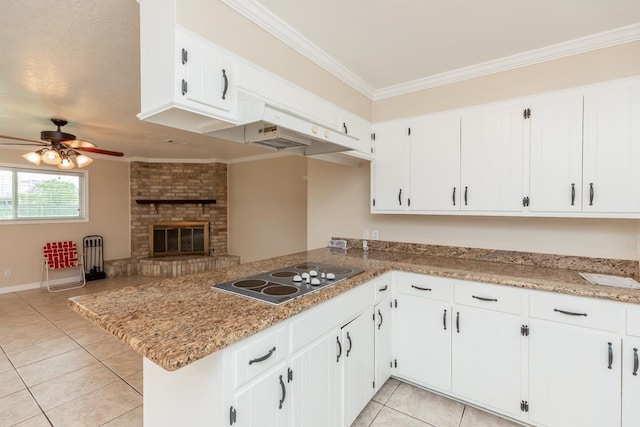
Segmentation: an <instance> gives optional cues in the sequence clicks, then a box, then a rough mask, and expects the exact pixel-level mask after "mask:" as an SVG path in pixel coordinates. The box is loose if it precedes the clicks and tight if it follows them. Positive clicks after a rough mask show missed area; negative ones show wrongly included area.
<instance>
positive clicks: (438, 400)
mask: <svg viewBox="0 0 640 427" xmlns="http://www.w3.org/2000/svg"><path fill="white" fill-rule="evenodd" d="M386 406H388V407H390V408H393V409H395V410H397V411H400V412H402V413H405V414H408V415H410V416H412V417H414V418H417V419H419V420H422V421H424V422H426V423H429V424H432V425H434V426H438V427H458V425H459V424H460V419H461V418H462V411H463V409H464V405H463V404H462V403H459V402H456V401H454V400H450V399H447V398H445V397H442V396H440V395H437V394H435V393H431V392H428V391H426V390H422V389H419V388H417V387H414V386H412V385H409V384H405V383H401V384H399V385H398V387H397V388H396V390H395V391H394V392H393V394H392V395H391V397H390V398H389V400H388V401H387V403H386Z"/></svg>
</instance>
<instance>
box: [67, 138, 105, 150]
mask: <svg viewBox="0 0 640 427" xmlns="http://www.w3.org/2000/svg"><path fill="white" fill-rule="evenodd" d="M60 143H61V144H62V145H64V146H65V147H69V148H95V146H96V145H95V144H92V143H90V142H88V141H83V140H81V139H73V140H69V141H61V142H60Z"/></svg>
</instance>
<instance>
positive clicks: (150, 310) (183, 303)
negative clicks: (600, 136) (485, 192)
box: [69, 249, 640, 371]
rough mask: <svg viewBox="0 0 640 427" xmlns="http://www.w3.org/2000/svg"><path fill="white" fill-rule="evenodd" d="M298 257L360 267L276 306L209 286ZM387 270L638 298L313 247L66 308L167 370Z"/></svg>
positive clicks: (465, 263) (464, 266)
mask: <svg viewBox="0 0 640 427" xmlns="http://www.w3.org/2000/svg"><path fill="white" fill-rule="evenodd" d="M305 261H315V262H325V263H329V264H342V265H346V266H351V267H359V268H362V269H364V270H365V272H364V273H362V274H359V275H357V276H354V277H352V278H350V279H347V280H344V281H341V282H339V283H336V284H335V285H332V286H328V287H325V288H322V289H320V290H318V291H317V292H314V293H311V294H307V295H304V296H302V297H300V298H297V299H294V300H292V301H289V302H287V303H285V304H283V305H280V306H273V305H270V304H266V303H263V302H259V301H253V300H250V299H247V298H244V297H241V296H236V295H233V294H229V293H226V292H217V291H214V290H211V289H210V286H211V285H212V284H214V283H222V282H226V281H229V280H234V279H238V278H242V277H246V276H251V275H254V274H258V273H262V272H265V271H268V270H273V269H276V268H280V267H285V266H288V265H293V264H296V263H301V262H305ZM391 270H400V271H408V272H414V273H422V274H430V275H437V276H443V277H451V278H456V279H465V280H473V281H478V282H486V283H495V284H500V285H507V286H515V287H520V288H527V289H536V290H542V291H551V292H558V293H564V294H571V295H578V296H586V297H594V298H602V299H608V300H614V301H620V302H625V303H634V304H638V303H640V290H633V289H624V288H612V287H606V286H596V285H591V284H589V283H588V282H587V281H586V280H584V279H583V278H582V277H580V276H579V275H578V271H576V270H568V269H560V268H548V267H536V266H526V265H514V264H508V263H499V262H487V261H474V260H468V259H459V258H448V257H438V256H432V255H425V254H411V253H402V252H387V251H377V250H370V251H368V252H366V253H365V252H363V251H362V250H360V249H348V250H347V251H346V252H345V251H343V252H342V253H341V252H340V251H336V250H330V249H316V250H312V251H307V252H301V253H297V254H292V255H287V256H281V257H277V258H271V259H268V260H264V261H256V262H251V263H247V264H241V265H238V266H234V267H229V268H225V269H221V270H215V271H211V272H207V273H202V274H196V275H189V276H183V277H177V278H171V279H160V280H159V281H158V282H155V283H152V284H143V285H137V286H135V285H134V286H130V287H127V288H122V289H118V290H113V291H106V292H100V293H95V294H86V295H81V296H77V297H73V298H71V299H70V300H69V306H70V307H71V308H72V309H73V310H75V311H76V312H78V313H80V314H81V315H82V316H84V317H86V318H87V319H89V320H91V321H92V322H94V323H95V324H97V325H98V326H100V327H102V328H103V329H105V330H107V331H109V332H110V333H112V334H113V335H115V336H117V337H118V338H120V339H121V340H122V341H123V342H125V343H127V344H129V345H130V346H131V347H133V349H134V350H136V351H137V352H138V353H140V354H141V355H143V356H144V357H146V358H148V359H149V360H151V361H153V362H154V363H156V364H158V365H159V366H161V367H163V368H164V369H166V370H169V371H173V370H176V369H178V368H180V367H182V366H185V365H188V364H189V363H192V362H195V361H196V360H198V359H201V358H203V357H205V356H207V355H209V354H211V353H214V352H216V351H218V350H220V349H222V348H224V347H226V346H229V345H231V344H233V343H235V342H237V341H240V340H242V339H243V338H246V337H249V336H251V335H253V334H255V333H257V332H259V331H261V330H263V329H266V328H268V327H269V326H272V325H274V324H276V323H278V322H280V321H282V320H284V319H287V318H289V317H291V316H293V315H295V314H298V313H300V312H302V311H304V310H306V309H308V308H311V307H313V306H315V305H317V304H320V303H322V302H324V301H326V300H329V299H331V298H333V297H335V296H336V295H339V294H341V293H343V292H346V291H347V290H349V289H352V288H354V287H356V286H358V285H360V284H362V283H364V282H367V281H369V280H371V279H372V278H374V277H376V276H379V275H381V274H383V273H385V272H387V271H391Z"/></svg>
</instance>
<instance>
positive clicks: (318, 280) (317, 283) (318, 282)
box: [311, 277, 320, 286]
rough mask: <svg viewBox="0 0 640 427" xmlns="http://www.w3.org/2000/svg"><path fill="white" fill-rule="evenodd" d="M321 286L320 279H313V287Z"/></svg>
mask: <svg viewBox="0 0 640 427" xmlns="http://www.w3.org/2000/svg"><path fill="white" fill-rule="evenodd" d="M319 284H320V279H317V278H315V277H314V278H313V279H311V286H318V285H319Z"/></svg>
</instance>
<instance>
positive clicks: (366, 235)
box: [362, 228, 369, 240]
mask: <svg viewBox="0 0 640 427" xmlns="http://www.w3.org/2000/svg"><path fill="white" fill-rule="evenodd" d="M362 238H363V239H365V240H366V239H368V238H369V229H368V228H365V229H363V230H362Z"/></svg>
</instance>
